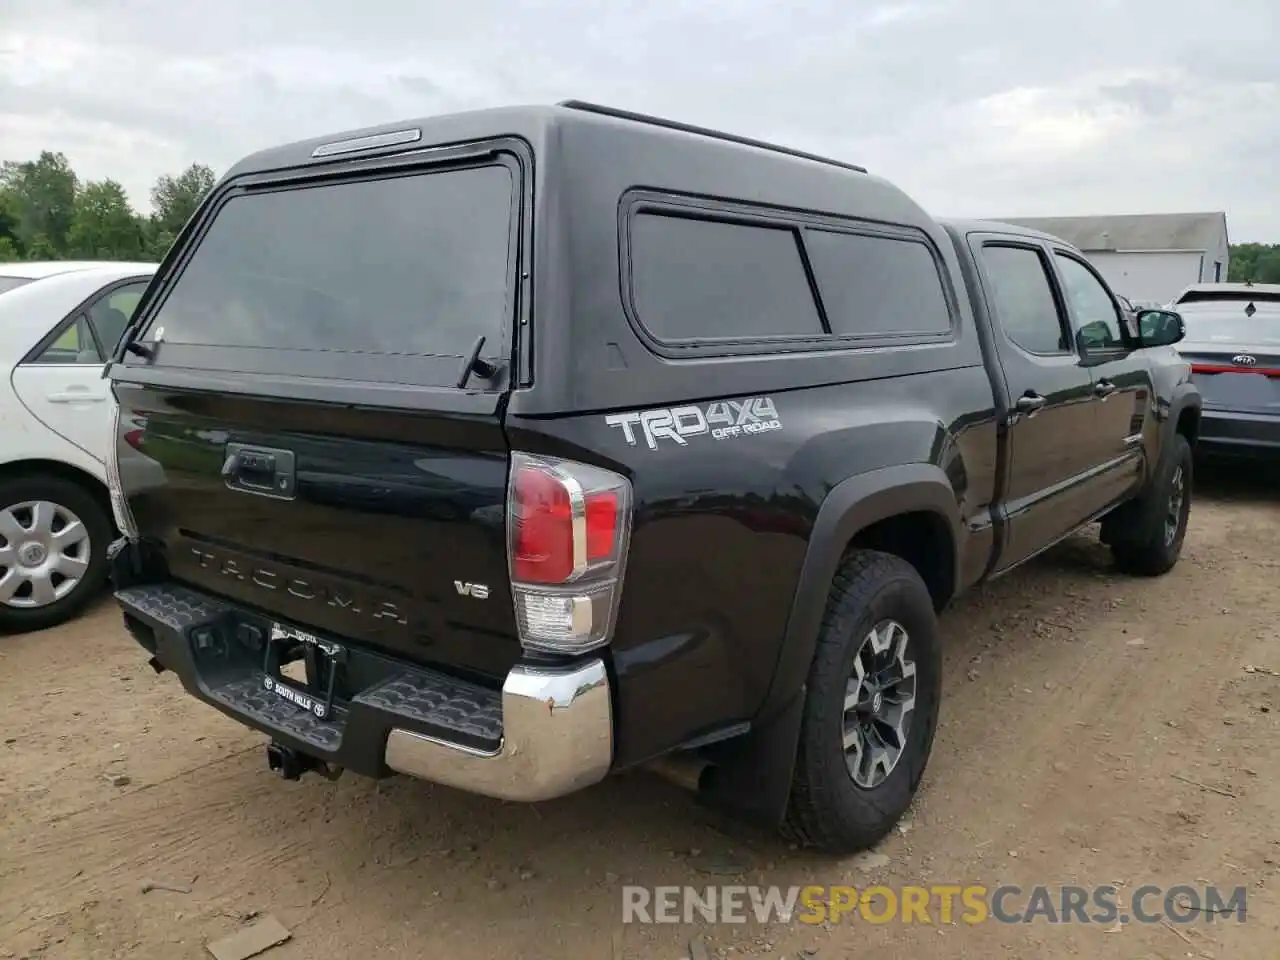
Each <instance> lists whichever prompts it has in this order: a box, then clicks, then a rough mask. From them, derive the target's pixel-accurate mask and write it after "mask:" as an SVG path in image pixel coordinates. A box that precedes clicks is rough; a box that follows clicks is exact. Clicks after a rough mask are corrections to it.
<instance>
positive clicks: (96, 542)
mask: <svg viewBox="0 0 1280 960" xmlns="http://www.w3.org/2000/svg"><path fill="white" fill-rule="evenodd" d="M111 531H112V526H111V519H110V517H109V516H108V515H107V512H106V510H105V509H104V508H103V506H102V505H101V504H100V503H99V501H98V500H97V498H95V497H94V496H93V495H92V494H91V493H90V492H89V491H88V490H86V489H85V488H84V487H82V486H81V485H80V484H78V483H75V482H74V481H71V480H67V479H64V478H62V477H55V476H49V475H47V474H39V475H31V476H25V477H16V478H13V479H9V480H5V481H2V482H0V629H2V630H5V631H9V632H17V631H25V630H40V629H44V628H46V627H52V626H56V625H57V624H60V623H64V622H66V621H67V620H70V619H71V618H72V617H74V616H76V615H77V614H79V613H80V611H82V610H83V609H84V608H85V606H86V605H87V604H88V603H89V602H90V601H92V600H93V598H94V597H95V596H97V594H98V592H99V591H100V590H101V588H102V585H103V583H104V581H105V579H106V568H107V562H106V556H107V545H108V543H109V542H110V540H111Z"/></svg>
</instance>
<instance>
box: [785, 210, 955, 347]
mask: <svg viewBox="0 0 1280 960" xmlns="http://www.w3.org/2000/svg"><path fill="white" fill-rule="evenodd" d="M805 244H806V246H807V247H808V250H809V259H810V261H811V262H812V264H813V272H814V273H815V274H816V275H817V278H818V289H819V290H820V291H822V302H823V304H824V306H826V308H827V320H828V321H829V322H830V324H831V330H832V332H833V333H837V334H858V335H874V334H881V335H883V334H904V333H940V332H945V331H947V330H949V329H951V314H950V311H949V310H948V309H947V298H946V294H945V293H944V292H943V288H942V278H941V276H939V274H938V267H937V264H936V263H935V262H934V259H933V255H932V254H931V253H930V252H929V248H928V247H926V246H925V245H924V244H923V243H916V242H914V241H910V240H893V239H890V238H888V237H868V236H862V235H858V234H851V233H832V232H830V231H826V230H810V231H808V232H807V233H806V234H805Z"/></svg>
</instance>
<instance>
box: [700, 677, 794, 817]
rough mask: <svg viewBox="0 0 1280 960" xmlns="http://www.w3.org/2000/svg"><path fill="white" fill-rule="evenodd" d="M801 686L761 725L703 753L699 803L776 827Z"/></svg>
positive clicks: (785, 795)
mask: <svg viewBox="0 0 1280 960" xmlns="http://www.w3.org/2000/svg"><path fill="white" fill-rule="evenodd" d="M805 693H806V688H805V687H803V686H802V687H801V688H800V689H799V691H797V692H796V694H795V695H794V696H793V697H792V698H791V700H790V701H788V702H787V704H786V705H785V706H784V707H783V708H782V710H780V711H778V712H777V713H776V714H774V715H773V717H772V718H771V719H769V720H767V721H766V722H765V723H764V724H763V725H761V726H754V727H752V728H751V730H750V732H748V733H745V734H743V735H742V736H740V737H735V738H733V739H732V740H725V741H723V742H721V743H718V744H715V745H714V747H710V748H708V749H707V751H706V756H707V759H708V760H709V761H710V764H711V765H710V766H708V767H707V769H706V770H705V771H704V772H703V774H702V777H701V779H700V781H699V783H698V799H699V801H700V802H702V803H704V804H706V805H707V806H709V807H712V808H716V809H721V810H725V811H726V812H729V813H732V814H734V815H736V816H738V817H741V818H743V819H745V820H749V821H753V822H757V823H761V824H763V825H766V826H769V827H776V826H778V824H780V823H781V822H782V820H783V818H784V817H785V816H786V812H787V802H788V800H789V799H790V796H791V778H792V775H793V774H794V772H795V763H796V751H797V748H798V745H799V742H800V721H801V719H802V717H803V714H804V703H805Z"/></svg>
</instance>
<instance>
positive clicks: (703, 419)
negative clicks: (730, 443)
mask: <svg viewBox="0 0 1280 960" xmlns="http://www.w3.org/2000/svg"><path fill="white" fill-rule="evenodd" d="M604 422H605V423H607V424H608V425H609V426H611V427H619V428H621V430H622V436H623V438H624V439H625V440H626V441H627V443H629V444H631V445H632V446H633V447H634V446H635V445H636V443H637V442H638V441H637V437H636V429H635V428H636V425H637V424H638V425H639V426H640V433H641V434H643V435H644V442H645V443H646V444H648V446H649V449H650V450H657V449H658V441H659V440H673V441H675V442H676V443H678V444H680V445H681V446H685V445H686V444H687V443H688V442H689V441H688V438H689V437H700V436H702V435H703V434H707V433H709V434H711V436H712V437H713V438H714V439H716V440H726V439H728V438H729V437H740V436H744V435H748V434H753V433H767V432H768V431H770V430H781V429H782V421H781V420H780V419H778V411H777V409H776V408H775V407H774V405H773V400H772V399H770V398H769V397H750V398H748V399H746V400H717V401H716V402H715V403H711V404H708V405H707V407H706V408H705V409H704V408H703V407H701V406H693V405H690V406H686V407H660V408H658V409H656V410H643V411H639V412H636V411H632V412H628V413H611V414H609V415H608V416H606V417H605V418H604Z"/></svg>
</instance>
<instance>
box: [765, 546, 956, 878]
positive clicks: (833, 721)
mask: <svg viewBox="0 0 1280 960" xmlns="http://www.w3.org/2000/svg"><path fill="white" fill-rule="evenodd" d="M941 674H942V663H941V651H940V647H939V643H938V631H937V619H936V617H935V614H934V609H933V600H932V598H931V597H930V595H929V591H928V589H927V588H926V587H925V584H924V581H923V580H921V578H920V575H919V573H917V572H916V570H915V568H914V567H912V566H911V564H909V563H907V562H906V561H905V560H903V559H901V558H900V557H896V556H893V555H891V554H887V553H880V552H877V551H871V550H864V551H858V552H856V553H853V554H851V555H850V556H849V558H848V559H847V560H846V561H845V563H844V565H843V567H841V569H840V572H839V573H838V574H837V576H836V580H835V583H834V584H833V585H832V589H831V595H830V599H829V600H828V604H827V613H826V616H825V618H824V620H823V627H822V634H821V636H820V638H819V640H818V648H817V651H816V653H815V655H814V660H813V665H812V667H811V669H810V672H809V679H808V691H807V697H806V702H805V709H804V717H803V720H802V721H801V733H800V745H799V750H798V753H797V757H796V766H795V774H794V780H793V784H792V789H791V798H790V802H789V804H788V809H787V817H786V821H785V823H784V826H783V831H784V833H786V834H787V835H788V836H789V837H790V838H792V839H794V840H796V841H797V842H799V843H803V844H805V845H806V846H814V847H819V848H821V849H823V850H825V851H827V852H830V853H835V854H844V853H852V852H854V851H857V850H863V849H866V848H867V847H870V846H873V845H874V844H875V843H876V842H877V841H879V840H880V839H882V838H883V837H884V836H885V835H886V834H887V833H888V832H889V831H890V830H891V829H893V826H894V824H895V823H897V822H898V820H899V819H900V818H901V816H902V814H903V813H905V812H906V810H907V807H908V806H910V804H911V800H912V798H913V797H914V796H915V792H916V789H917V787H918V786H919V784H920V779H921V777H922V776H923V775H924V769H925V765H926V763H927V761H928V759H929V753H930V751H931V749H932V746H933V736H934V731H935V730H936V728H937V723H938V702H939V699H940V696H941Z"/></svg>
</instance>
